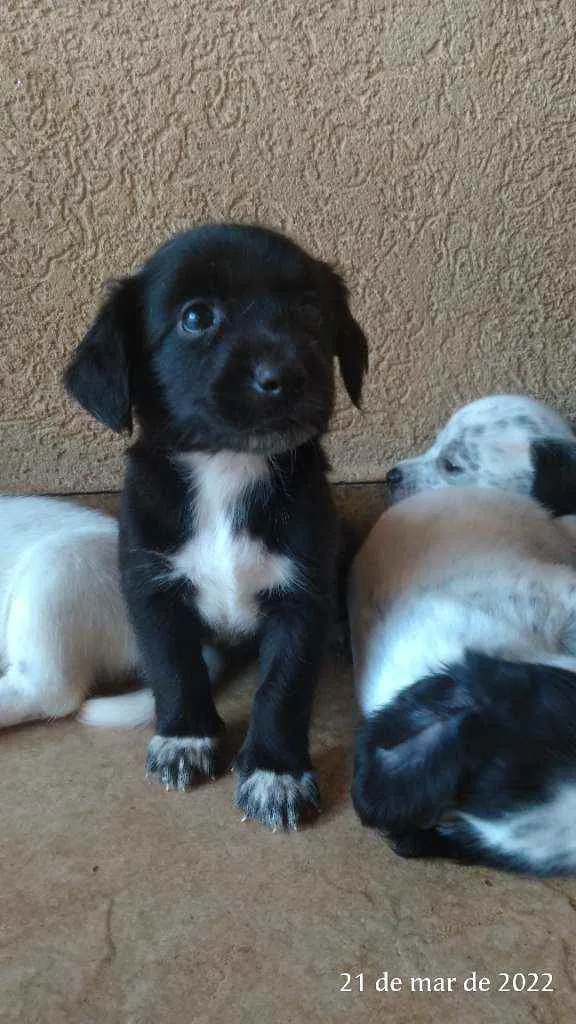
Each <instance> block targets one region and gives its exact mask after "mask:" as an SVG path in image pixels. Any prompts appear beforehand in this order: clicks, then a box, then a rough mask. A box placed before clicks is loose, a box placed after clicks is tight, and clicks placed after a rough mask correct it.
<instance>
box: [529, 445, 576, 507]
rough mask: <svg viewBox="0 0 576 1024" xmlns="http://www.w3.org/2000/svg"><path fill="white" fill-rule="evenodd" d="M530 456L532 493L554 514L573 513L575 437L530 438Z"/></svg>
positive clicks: (575, 503)
mask: <svg viewBox="0 0 576 1024" xmlns="http://www.w3.org/2000/svg"><path fill="white" fill-rule="evenodd" d="M531 456H532V467H533V472H534V476H533V480H532V490H531V493H532V497H533V498H535V499H536V501H539V502H540V504H541V505H544V507H545V508H547V509H548V510H549V511H550V512H551V513H552V515H554V516H568V515H576V440H574V441H558V440H553V439H548V438H544V439H543V440H541V441H533V442H532V446H531Z"/></svg>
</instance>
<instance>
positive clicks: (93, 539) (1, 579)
mask: <svg viewBox="0 0 576 1024" xmlns="http://www.w3.org/2000/svg"><path fill="white" fill-rule="evenodd" d="M117 549H118V528H117V525H116V523H115V521H114V520H113V519H111V518H110V517H108V516H105V515H103V514H101V513H99V512H96V511H93V510H90V509H85V508H81V507H79V506H76V505H73V504H72V503H69V502H64V501H59V500H57V499H53V498H36V497H30V498H17V497H2V498H0V667H1V670H2V673H3V674H2V676H1V677H0V725H1V726H8V725H15V724H17V723H19V722H24V721H28V720H30V719H36V718H58V717H61V716H63V715H68V714H71V713H72V712H74V711H77V710H78V709H79V708H80V706H81V705H82V702H83V701H84V699H85V697H86V695H87V694H88V693H89V691H90V689H91V688H92V687H93V685H94V683H95V682H96V681H99V680H102V681H106V680H113V679H118V678H119V677H122V676H125V675H127V674H128V673H130V672H133V671H134V668H135V665H136V650H135V644H134V639H133V636H132V631H131V629H130V626H129V624H128V620H127V616H126V612H125V609H124V602H123V599H122V596H121V593H120V583H119V576H118V568H117V559H118V554H117Z"/></svg>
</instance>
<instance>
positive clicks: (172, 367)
mask: <svg viewBox="0 0 576 1024" xmlns="http://www.w3.org/2000/svg"><path fill="white" fill-rule="evenodd" d="M334 357H336V358H337V359H338V361H339V365H340V370H341V373H342V377H343V379H344V384H345V386H346V389H347V391H348V394H349V396H350V398H351V400H352V401H353V402H354V403H355V404H356V405H357V404H358V403H359V399H360V394H361V389H362V381H363V377H364V373H365V371H366V367H367V345H366V339H365V337H364V335H363V333H362V331H361V330H360V328H359V326H358V324H357V323H356V322H355V321H354V319H353V318H352V315H351V313H350V310H349V308H348V302H347V294H346V289H345V287H344V285H343V283H342V281H341V279H340V278H339V277H338V275H337V274H336V273H335V272H334V271H333V270H332V269H330V267H328V266H327V265H326V264H325V263H321V262H319V261H318V260H315V259H313V258H312V257H311V256H309V255H308V254H306V253H305V252H303V250H302V249H300V248H299V247H298V246H297V245H295V244H294V243H293V242H291V241H289V240H288V239H286V238H284V237H282V236H281V235H279V234H276V233H274V232H271V231H267V230H264V229H262V228H259V227H247V226H239V225H212V226H206V227H202V228H199V229H197V230H193V231H189V232H186V233H185V234H183V235H180V236H178V237H176V238H173V239H172V240H171V241H169V242H168V243H167V244H166V245H164V246H163V247H162V248H161V249H159V250H158V252H156V253H155V254H154V255H153V256H152V257H151V258H150V259H149V260H148V262H147V263H146V264H145V265H144V266H143V268H142V269H141V270H140V271H139V272H138V273H137V274H135V275H134V276H133V277H128V278H126V279H124V280H122V281H120V282H118V283H117V284H116V285H115V286H114V287H113V289H112V291H111V293H110V295H109V298H108V299H107V301H106V302H105V304H104V306H103V308H102V309H101V311H100V314H99V315H98V317H97V319H96V321H95V323H94V324H93V326H92V328H91V329H90V331H89V332H88V334H87V335H86V337H85V338H84V340H83V341H82V343H81V344H80V345H79V347H78V349H77V350H76V352H75V354H74V357H73V359H72V361H71V364H70V366H69V367H68V369H67V372H66V378H65V380H66V387H67V389H68V391H69V392H70V393H71V394H72V395H73V396H74V397H75V398H76V399H77V400H78V401H79V402H80V404H81V405H82V406H83V407H84V408H85V409H87V410H88V412H90V413H91V414H92V415H93V416H95V417H96V418H97V419H99V420H100V421H101V422H102V423H104V424H105V425H106V426H108V427H111V428H112V429H113V430H116V431H125V430H127V431H130V430H131V428H132V416H133V414H134V416H135V418H136V421H137V424H138V428H139V430H138V439H137V441H136V443H135V444H134V445H133V446H132V447H131V448H130V449H129V452H128V460H127V470H126V477H125V483H124V491H123V500H122V511H121V525H120V535H121V536H120V564H121V574H122V583H123V590H124V594H125V597H126V600H127V603H128V608H129V613H130V616H131V619H132V622H133V625H134V628H135V631H136V636H137V643H138V648H139V655H140V661H141V669H142V672H143V674H144V676H145V677H146V678H147V680H148V681H149V683H150V685H151V686H152V688H153V690H154V694H155V700H156V715H157V734H156V735H155V736H154V737H153V739H152V740H151V742H150V746H149V750H148V769H149V770H150V772H152V773H153V774H155V775H156V776H157V777H158V778H159V779H160V781H161V782H162V783H163V784H164V785H165V786H166V787H167V788H169V789H185V788H187V787H188V786H189V784H190V783H191V782H192V780H193V779H194V777H195V776H196V775H213V773H214V770H215V750H216V744H217V739H218V736H219V734H220V733H221V731H222V729H223V723H222V721H221V719H220V717H219V715H218V713H217V711H216V708H215V705H214V701H213V697H212V692H211V688H210V683H209V679H208V672H207V669H206V665H205V663H204V660H203V657H202V644H203V643H204V642H210V641H218V642H223V643H226V644H231V645H234V644H239V643H243V642H245V641H246V640H247V638H253V639H256V640H257V642H258V644H259V656H260V687H259V689H258V691H257V693H256V696H255V699H254V706H253V712H252V719H251V723H250V727H249V730H248V734H247V736H246V739H245V741H244V745H243V747H242V750H241V752H240V754H239V756H238V759H237V771H238V775H239V777H238V788H237V800H238V804H239V806H240V807H241V808H242V810H243V812H244V814H245V815H246V816H248V817H251V818H255V819H257V820H258V821H261V822H263V823H264V824H265V825H268V826H271V827H272V828H280V827H296V825H297V822H298V819H299V815H300V813H301V810H302V809H303V807H304V805H307V804H308V805H315V804H316V803H317V799H318V793H317V786H316V779H315V776H314V773H313V770H312V764H311V760H310V753H309V738H308V732H309V719H310V711H311V702H312V695H313V690H314V684H315V682H316V678H317V676H318V673H319V669H320V663H321V659H322V654H323V649H324V641H325V637H326V633H327V628H328V624H329V622H330V617H331V614H332V598H333V592H334V577H335V560H336V557H335V556H336V551H337V522H336V517H335V512H334V509H333V506H332V501H331V496H330V492H329V487H328V483H327V481H326V475H325V473H326V460H325V457H324V454H323V452H322V449H321V446H320V443H319V439H320V437H321V436H322V434H324V432H325V431H326V429H327V426H328V421H329V418H330V415H331V412H332V407H333V400H334V369H333V360H334Z"/></svg>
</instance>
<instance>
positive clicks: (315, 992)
mask: <svg viewBox="0 0 576 1024" xmlns="http://www.w3.org/2000/svg"><path fill="white" fill-rule="evenodd" d="M352 490H353V491H355V492H356V493H355V494H348V493H347V494H346V495H344V496H342V497H341V500H342V501H344V502H345V503H350V502H351V503H352V504H354V502H356V501H357V499H358V496H359V494H360V492H359V491H357V490H356V489H352ZM360 497H361V504H362V509H363V513H362V514H363V515H364V516H365V519H366V521H367V520H368V519H369V518H373V512H374V510H375V509H376V506H377V505H378V503H379V501H380V498H379V495H378V494H376V493H375V492H372V493H371V495H368V496H367V495H366V494H364V495H360ZM93 503H102V502H101V500H100V499H94V500H93ZM253 688H254V679H253V673H252V672H250V671H249V672H247V673H245V674H244V675H243V676H242V677H241V678H240V679H238V680H235V681H234V682H233V683H232V684H230V685H229V686H228V687H227V688H226V690H225V691H223V692H222V693H221V694H220V696H219V701H218V703H219V708H220V710H221V713H222V714H223V717H224V718H225V719H226V721H227V723H228V725H229V727H230V739H229V751H230V754H231V753H232V752H233V750H234V748H235V746H237V744H238V741H239V737H240V736H241V733H242V730H243V729H244V727H245V725H246V721H247V718H248V714H249V708H250V698H251V694H252V692H253ZM354 722H355V711H354V702H353V691H352V680H351V673H350V669H349V667H348V666H347V665H345V664H343V663H341V662H338V663H335V664H332V665H328V666H327V667H326V671H325V674H324V678H323V680H322V683H321V686H320V689H319V694H318V700H317V705H316V711H315V716H314V729H313V740H312V747H313V754H314V759H315V762H316V765H317V768H318V771H319V776H320V781H321V787H322V794H323V799H324V810H323V813H322V814H321V816H320V817H319V818H318V820H317V821H316V822H314V823H312V824H311V825H310V826H309V827H307V828H305V829H302V830H301V831H300V832H298V833H296V834H290V835H280V834H278V835H273V834H271V833H269V832H267V831H265V830H264V829H263V828H261V827H260V826H257V825H255V824H251V823H244V824H242V823H241V821H240V813H239V812H238V810H237V809H236V808H235V806H234V779H233V776H232V775H230V774H228V773H226V774H225V775H223V776H222V777H220V778H219V779H218V780H217V781H216V782H215V783H206V784H204V785H201V786H200V787H199V788H198V789H197V790H196V791H194V792H192V793H189V794H186V795H183V794H178V793H164V792H163V791H162V790H161V789H160V788H159V787H158V786H157V785H155V784H153V783H149V782H147V781H146V779H145V777H144V769H143V764H144V754H145V748H146V741H147V735H148V731H147V730H139V731H136V732H129V733H118V732H99V731H91V730H89V729H86V728H84V727H82V726H81V725H79V724H78V723H76V722H75V721H67V722H60V723H52V724H39V725H34V726H29V727H26V728H22V729H18V730H12V731H7V732H5V733H3V734H2V735H1V736H0V773H1V777H2V778H3V779H4V780H5V785H4V790H3V794H2V800H1V828H0V864H1V886H0V935H1V946H2V949H1V952H2V958H1V968H0V1020H1V1021H2V1024H16V1022H18V1024H32V1022H41V1024H44V1022H54V1024H108V1022H122V1024H158V1022H161V1024H163V1022H164V1021H166V1022H169V1024H244V1022H245V1024H292V1022H298V1024H301V1022H306V1024H308V1022H309V1024H352V1022H356V1021H368V1022H373V1021H380V1020H382V1021H392V1022H395V1024H396V1022H397V1024H404V1022H405V1024H420V1022H422V1024H424V1022H431V1021H442V1024H451V1022H454V1024H463V1022H474V1024H475V1022H487V1024H488V1022H490V1024H492V1022H494V1024H501V1022H506V1024H508V1022H510V1024H528V1022H531V1024H532V1022H538V1024H559V1022H560V1024H562V1022H567V1024H568V1022H569V1021H573V1020H575V1019H576V956H575V938H574V936H575V932H576V883H573V882H570V881H549V882H548V881H535V880H530V879H518V878H513V877H508V876H506V875H503V874H498V873H496V872H492V871H488V870H480V869H471V868H462V867H456V866H452V865H447V864H442V863H414V862H408V861H403V860H401V859H399V858H397V857H396V856H394V855H393V854H392V853H391V852H390V851H389V850H388V849H387V847H386V845H385V844H384V843H383V842H382V841H381V840H379V839H378V838H377V837H376V836H375V835H373V834H371V833H369V832H368V831H366V830H364V829H363V828H362V827H361V826H360V825H359V823H358V822H357V820H356V819H355V817H354V813H353V811H352V808H351V806H350V801H349V796H348V789H349V782H350V746H351V737H352V733H353V728H354ZM386 971H387V972H388V975H389V979H391V978H393V977H396V978H399V979H400V983H396V988H398V987H399V985H400V984H401V991H389V992H388V993H386V992H377V991H376V982H377V979H379V978H383V977H384V974H385V972H386ZM473 972H476V979H477V984H479V979H481V978H487V979H489V986H490V990H489V991H486V988H487V986H488V983H487V982H484V983H483V988H484V991H476V992H474V991H465V981H466V979H471V978H473V977H474V974H473ZM500 972H507V973H508V974H510V975H513V974H514V973H516V974H517V975H518V977H517V978H516V985H517V987H519V986H520V985H521V984H522V979H521V978H520V977H519V976H520V975H522V974H524V975H525V976H526V979H527V981H526V983H527V986H528V985H533V986H537V987H540V988H542V987H551V988H553V990H554V991H552V992H538V991H533V992H526V991H524V992H514V991H504V992H499V991H497V989H498V988H499V987H500V985H502V984H503V983H504V981H505V979H504V977H502V976H501V974H500ZM529 972H536V973H538V974H539V979H538V980H537V981H535V980H534V978H533V976H531V977H530V978H528V974H529ZM546 972H548V973H550V974H551V975H552V981H551V984H549V983H548V979H547V977H546ZM345 973H348V974H350V975H352V979H351V985H350V987H351V989H352V991H341V989H342V987H343V986H345V983H346V980H347V979H346V976H345ZM359 974H362V975H363V979H362V980H363V991H359V987H360V981H359V980H357V979H356V976H357V975H359ZM411 978H429V979H431V984H432V986H434V984H435V986H436V989H437V990H436V991H432V992H427V991H422V992H420V991H418V988H419V984H418V983H415V986H414V987H415V988H416V989H417V991H412V990H411V988H412V985H411ZM450 978H452V979H455V980H454V981H452V982H449V981H448V979H450ZM438 979H442V980H438ZM383 984H384V982H383V981H381V982H380V987H382V985H383ZM472 985H473V982H472V981H471V980H469V981H468V987H472ZM423 986H424V988H426V983H425V982H424V983H423ZM442 986H443V987H444V988H445V989H447V988H448V986H450V987H451V989H452V991H451V992H448V991H444V992H442V991H441V988H442ZM345 987H347V986H345ZM510 988H512V985H511V984H510Z"/></svg>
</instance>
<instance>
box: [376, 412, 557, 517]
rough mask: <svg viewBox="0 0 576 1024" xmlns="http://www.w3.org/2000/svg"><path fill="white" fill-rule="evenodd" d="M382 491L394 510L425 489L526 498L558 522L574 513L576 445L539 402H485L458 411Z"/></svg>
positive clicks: (391, 474)
mask: <svg viewBox="0 0 576 1024" xmlns="http://www.w3.org/2000/svg"><path fill="white" fill-rule="evenodd" d="M387 483H388V486H389V490H390V496H391V499H392V501H393V502H394V503H395V502H398V501H401V500H402V499H403V498H406V497H409V496H410V495H411V494H416V493H418V492H419V491H423V490H428V489H431V488H438V487H459V486H478V487H497V488H500V489H501V490H505V491H513V492H518V493H522V494H533V495H534V497H536V498H537V499H538V500H539V501H541V502H542V503H543V504H544V505H546V506H547V507H549V508H550V509H551V510H552V511H553V512H555V513H556V514H557V515H563V514H567V513H569V512H576V437H575V435H574V433H573V431H572V429H571V428H570V426H569V424H568V423H567V422H566V420H565V419H563V418H562V417H561V416H559V415H558V413H556V412H555V411H554V410H553V409H551V408H550V407H549V406H547V405H544V404H543V403H542V402H538V401H536V400H535V399H533V398H528V397H525V396H521V395H491V396H489V397H487V398H481V399H479V400H478V401H476V402H472V403H471V404H470V405H466V406H464V407H463V408H462V409H459V410H458V412H456V413H455V414H454V415H453V416H452V417H451V419H450V420H449V421H448V423H447V424H446V426H445V427H444V428H443V429H442V430H441V431H440V433H439V434H438V436H437V438H436V440H435V441H434V443H433V445H432V446H431V447H430V448H429V449H428V451H426V452H424V454H423V455H419V456H417V457H416V458H414V459H406V460H404V461H403V462H399V463H398V465H397V466H395V467H394V468H393V469H391V470H390V472H389V474H388V476H387Z"/></svg>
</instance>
